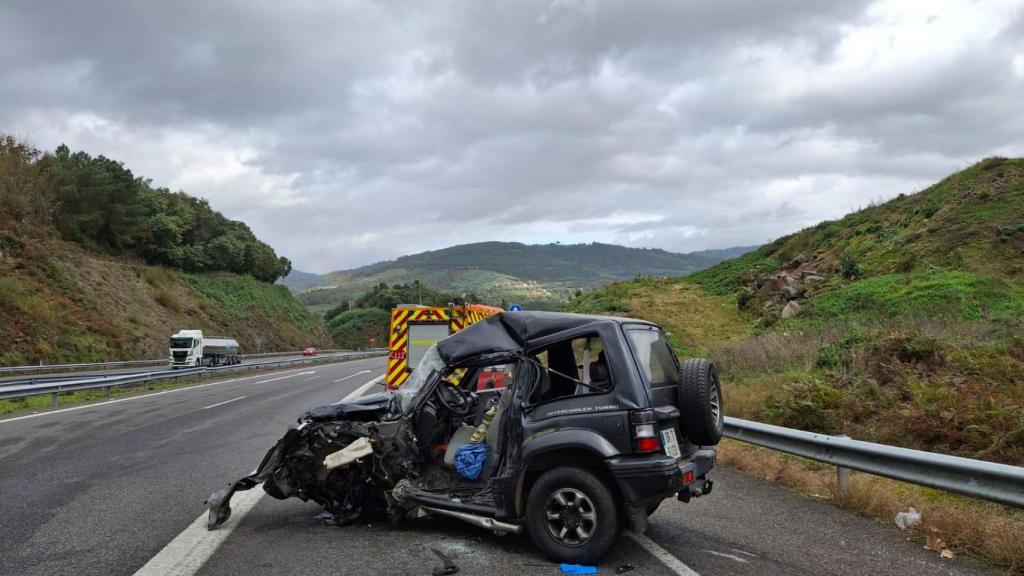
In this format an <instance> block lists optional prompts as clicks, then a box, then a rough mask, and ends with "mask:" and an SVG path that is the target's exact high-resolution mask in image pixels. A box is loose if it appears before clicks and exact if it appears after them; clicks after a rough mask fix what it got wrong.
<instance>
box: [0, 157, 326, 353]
mask: <svg viewBox="0 0 1024 576" xmlns="http://www.w3.org/2000/svg"><path fill="white" fill-rule="evenodd" d="M289 269H290V264H289V263H288V260H287V259H285V258H280V257H278V256H277V255H276V254H275V253H274V251H273V249H271V248H270V247H269V246H267V245H266V244H264V243H262V242H260V241H259V240H257V239H256V238H255V236H253V234H252V232H251V231H250V230H249V229H248V227H246V226H245V225H244V224H242V223H240V222H234V221H231V220H228V219H226V218H225V217H224V216H222V215H221V214H219V213H217V212H215V211H213V210H212V209H210V207H209V205H208V204H207V203H206V202H205V201H202V200H197V199H195V198H192V197H190V196H187V195H185V194H184V193H181V192H176V193H171V192H169V191H167V190H164V189H154V188H152V187H151V186H150V184H149V182H148V181H146V180H144V179H142V178H137V177H135V176H133V175H132V173H131V172H130V171H128V170H127V169H125V168H123V166H121V164H119V163H117V162H114V161H112V160H108V159H105V158H102V157H99V158H92V157H90V156H88V155H86V154H84V153H73V154H72V153H71V152H70V151H69V150H67V149H66V148H64V147H61V148H60V149H58V151H57V152H56V153H55V154H44V153H41V152H39V151H37V150H34V149H32V148H31V147H28V146H25V145H23V144H21V143H18V142H17V141H15V140H13V139H12V138H9V137H0V338H2V339H3V342H4V346H3V347H2V348H0V365H18V364H26V363H30V364H35V363H38V362H44V363H50V364H52V363H61V362H83V361H111V360H123V359H134V358H161V357H165V356H166V354H167V339H168V337H169V336H170V334H171V333H173V332H175V331H177V330H179V329H183V328H199V329H202V330H204V331H207V332H209V333H216V334H225V335H229V336H233V337H235V338H237V339H238V340H239V342H240V343H241V344H242V347H243V349H244V350H243V351H245V352H255V351H256V348H257V346H256V338H257V337H259V338H260V339H261V342H262V349H263V350H264V351H268V350H281V349H292V350H294V349H296V348H299V347H302V346H308V345H311V344H312V345H319V346H325V345H329V344H330V340H329V338H328V337H327V335H326V332H325V331H324V328H323V325H322V323H321V321H320V319H319V317H318V316H316V315H315V314H312V313H310V312H309V311H308V310H307V309H306V308H305V307H303V306H302V305H300V304H299V303H298V302H297V301H296V300H295V299H294V297H292V295H291V293H290V292H289V291H288V290H287V289H286V288H285V287H283V286H274V285H272V284H270V282H273V280H275V279H276V278H278V277H279V276H281V275H282V274H286V273H287V272H288V271H289Z"/></svg>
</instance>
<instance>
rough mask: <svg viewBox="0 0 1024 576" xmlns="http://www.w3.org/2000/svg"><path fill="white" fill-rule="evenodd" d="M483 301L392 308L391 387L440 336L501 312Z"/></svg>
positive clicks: (398, 381) (389, 373) (389, 346)
mask: <svg viewBox="0 0 1024 576" xmlns="http://www.w3.org/2000/svg"><path fill="white" fill-rule="evenodd" d="M501 311H502V310H501V308H496V307H494V306H486V305H483V304H463V305H451V306H420V305H417V304H399V305H398V306H396V307H395V308H394V309H393V310H391V328H390V330H389V336H388V371H387V376H386V377H385V379H384V381H385V383H386V384H387V386H388V388H398V387H399V386H401V385H402V383H403V382H405V380H406V379H407V378H408V377H409V373H410V372H412V369H413V368H415V367H416V365H417V364H419V362H420V359H421V358H423V354H424V353H426V351H427V349H428V348H430V347H431V346H433V345H434V344H436V343H437V342H438V341H439V340H443V339H444V338H447V337H448V336H449V335H451V334H454V333H456V332H458V331H459V330H462V329H463V328H465V327H466V326H470V325H472V324H474V323H475V322H479V321H480V320H483V319H484V318H487V317H488V316H491V315H494V314H497V313H498V312H501Z"/></svg>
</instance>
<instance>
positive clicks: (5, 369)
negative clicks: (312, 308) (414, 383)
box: [0, 348, 380, 374]
mask: <svg viewBox="0 0 1024 576" xmlns="http://www.w3.org/2000/svg"><path fill="white" fill-rule="evenodd" d="M378 350H380V349H379V348H371V349H368V350H343V349H331V350H319V349H318V350H317V354H333V353H336V352H375V351H378ZM299 354H302V350H290V351H287V352H263V353H261V354H240V355H239V356H241V357H242V358H273V357H275V356H298V355H299ZM160 364H167V358H166V357H164V358H157V359H154V360H121V361H117V362H84V363H81V364H39V365H31V366H0V374H15V373H18V372H43V371H46V370H49V371H51V372H60V371H64V370H101V369H103V368H119V367H125V366H153V365H157V366H159V365H160Z"/></svg>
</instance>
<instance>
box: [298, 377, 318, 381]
mask: <svg viewBox="0 0 1024 576" xmlns="http://www.w3.org/2000/svg"><path fill="white" fill-rule="evenodd" d="M317 378H319V376H310V377H309V378H303V379H302V381H303V382H309V381H310V380H316V379H317Z"/></svg>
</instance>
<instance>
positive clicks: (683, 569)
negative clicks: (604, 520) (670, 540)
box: [626, 532, 700, 576]
mask: <svg viewBox="0 0 1024 576" xmlns="http://www.w3.org/2000/svg"><path fill="white" fill-rule="evenodd" d="M626 535H627V536H629V537H630V538H632V539H633V540H634V541H635V542H636V543H637V544H639V545H640V546H641V547H642V548H643V549H644V550H647V551H648V552H650V553H651V555H652V556H654V557H655V558H657V559H658V560H659V561H660V562H661V563H662V564H664V565H665V567H666V568H668V569H669V570H671V571H673V572H675V573H676V574H677V575H678V576H700V574H698V573H696V572H694V570H693V568H690V567H689V566H687V565H686V564H683V562H682V561H681V560H680V559H679V558H676V557H675V556H673V555H672V553H671V552H669V551H668V550H665V549H664V548H662V547H661V546H658V545H657V544H656V543H655V542H654V540H651V539H650V538H648V537H647V536H644V535H643V534H633V533H632V532H627V533H626Z"/></svg>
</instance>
